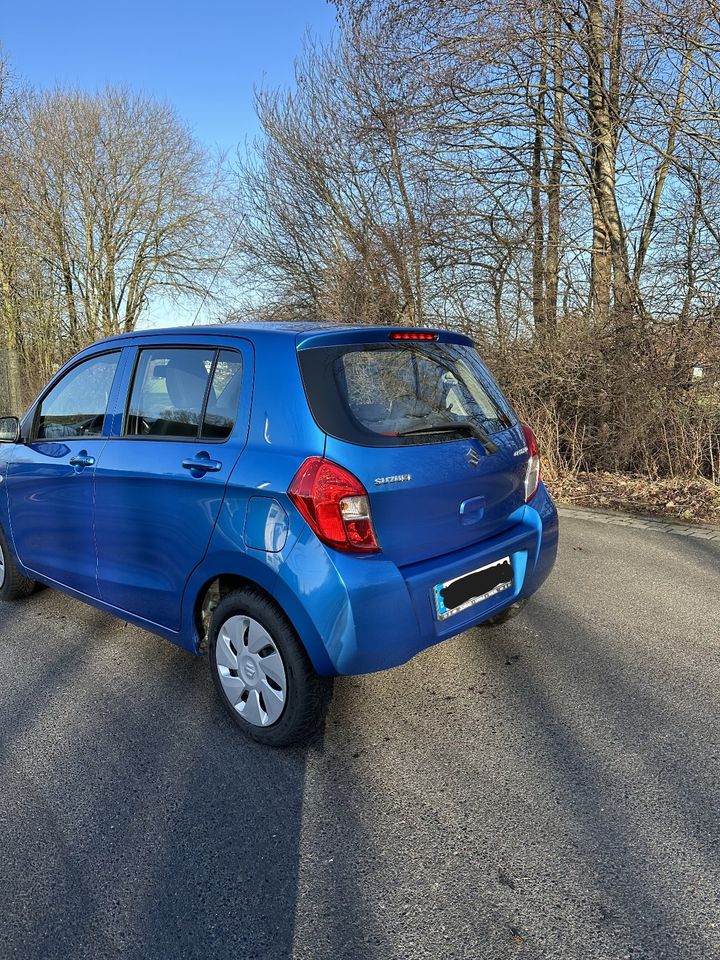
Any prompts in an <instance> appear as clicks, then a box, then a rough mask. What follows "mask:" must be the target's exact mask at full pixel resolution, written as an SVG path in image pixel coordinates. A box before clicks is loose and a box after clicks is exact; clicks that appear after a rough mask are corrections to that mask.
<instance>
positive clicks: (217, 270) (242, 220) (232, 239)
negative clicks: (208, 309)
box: [190, 214, 247, 327]
mask: <svg viewBox="0 0 720 960" xmlns="http://www.w3.org/2000/svg"><path fill="white" fill-rule="evenodd" d="M246 216H247V214H243V215H242V217H240V220H239V221H238V225H237V226H236V227H235V232H234V233H233V235H232V236H231V237H230V241H229V243H228V245H227V250H226V251H225V253H224V254H223V256H222V259H221V260H220V263H219V264H218V265H217V266H216V267H215V273H213V275H212V280H211V281H210V283H209V284H208V286H207V288H206V289H205V293H204V294H203V298H202V300H201V301H200V306H199V307H198V308H197V311H196V313H195V316H194V317H193V322H192V323H191V324H190V326H191V327H194V326H195V322H196V321H197V318H198V317H199V316H200V311H201V310H202V308H203V307H204V306H205V301H206V300H207V298H208V294H209V293H210V291H211V290H212V288H213V284H214V283H215V281H216V280H217V275H218V274H219V273H220V271H221V270H222V268H223V267H224V266H225V262H226V260H227V258H228V257H229V256H230V251H231V250H232V245H233V244H234V243H235V238H236V237H237V235H238V234H239V233H240V227H241V226H242V225H243V223H245V218H246Z"/></svg>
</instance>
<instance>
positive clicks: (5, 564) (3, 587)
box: [0, 530, 37, 600]
mask: <svg viewBox="0 0 720 960" xmlns="http://www.w3.org/2000/svg"><path fill="white" fill-rule="evenodd" d="M36 585H37V584H36V582H35V580H31V579H30V578H29V577H26V576H25V575H24V574H22V573H20V571H19V569H18V566H17V564H16V563H15V558H14V557H13V554H12V550H11V549H10V546H9V544H8V542H7V539H6V537H5V534H4V533H3V531H2V530H0V600H19V599H20V598H21V597H29V596H30V594H31V593H32V592H33V590H34V589H35V587H36Z"/></svg>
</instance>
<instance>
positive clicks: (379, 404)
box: [298, 342, 515, 446]
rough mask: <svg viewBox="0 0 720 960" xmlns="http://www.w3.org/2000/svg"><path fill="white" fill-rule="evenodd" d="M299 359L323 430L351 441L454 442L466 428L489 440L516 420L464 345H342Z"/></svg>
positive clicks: (377, 443) (313, 350) (309, 350)
mask: <svg viewBox="0 0 720 960" xmlns="http://www.w3.org/2000/svg"><path fill="white" fill-rule="evenodd" d="M298 356H299V361H300V369H301V372H302V377H303V382H304V385H305V391H306V394H307V397H308V401H309V403H310V408H311V411H312V414H313V416H314V418H315V420H316V421H317V423H318V425H319V426H320V427H321V428H322V429H323V430H324V431H325V432H326V433H329V434H330V435H331V436H334V437H337V438H338V439H341V440H347V441H349V442H351V443H358V444H363V445H365V446H399V445H404V444H409V443H441V442H443V441H448V440H457V439H458V436H460V435H462V434H463V430H464V429H465V427H467V426H468V424H470V425H473V424H474V425H477V426H479V427H481V428H482V429H483V430H484V431H485V432H486V433H488V434H491V435H492V434H493V433H498V432H499V431H501V430H504V429H506V428H507V427H509V426H511V424H512V423H513V422H514V421H515V417H514V415H513V413H512V410H511V409H510V407H509V406H508V404H507V402H506V401H505V399H504V398H503V396H502V394H501V393H500V391H499V389H498V388H497V386H496V384H495V383H494V382H493V381H492V378H491V377H489V375H488V374H487V371H486V370H485V368H484V367H483V365H482V363H481V361H480V358H479V357H478V356H477V354H476V353H475V351H474V350H473V348H472V347H470V346H465V345H464V344H456V343H435V342H433V343H422V342H417V343H415V342H409V343H403V342H393V343H379V344H374V343H373V344H345V345H342V346H333V347H310V348H307V349H303V350H301V351H300V352H299V354H298ZM463 425H465V427H464V426H463Z"/></svg>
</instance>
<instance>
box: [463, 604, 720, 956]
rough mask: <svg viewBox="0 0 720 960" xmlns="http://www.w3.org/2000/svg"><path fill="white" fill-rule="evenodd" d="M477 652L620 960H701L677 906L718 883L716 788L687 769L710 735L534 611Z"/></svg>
mask: <svg viewBox="0 0 720 960" xmlns="http://www.w3.org/2000/svg"><path fill="white" fill-rule="evenodd" d="M527 631H529V632H530V633H531V634H532V635H533V641H532V643H533V644H534V645H536V646H537V651H535V650H534V649H533V648H532V647H530V649H528V646H527V643H528V638H527ZM481 639H483V640H484V641H485V642H484V643H483V645H482V653H481V654H480V652H478V661H479V662H480V661H482V662H483V664H484V665H485V666H487V664H488V663H489V664H490V665H491V667H492V670H493V673H494V677H495V680H496V681H499V683H500V695H501V696H502V697H503V698H504V699H505V700H506V701H507V703H508V709H509V711H510V712H512V713H514V714H515V715H516V717H517V722H518V725H519V730H520V733H519V737H520V738H521V739H522V740H525V741H527V742H530V743H531V744H532V747H533V750H532V755H533V757H534V759H535V766H534V769H533V770H532V774H530V772H529V775H532V776H534V777H535V778H536V779H537V780H538V781H539V782H541V783H542V784H543V789H546V790H547V791H548V792H549V793H550V794H551V795H552V794H553V793H555V794H556V795H557V798H558V799H557V801H556V802H557V803H558V820H557V822H558V832H559V833H560V832H562V833H563V834H564V835H565V836H568V835H569V836H570V838H571V846H572V847H573V848H574V850H575V851H576V856H577V861H578V866H577V867H576V872H577V873H579V875H580V876H581V877H582V878H583V883H584V884H587V887H586V889H585V895H586V896H588V895H589V896H590V898H591V901H592V898H593V897H594V898H595V903H594V908H595V912H596V914H597V915H598V916H599V917H600V922H601V925H605V926H606V927H607V928H608V932H609V934H611V935H612V936H613V938H617V942H618V956H620V955H622V956H625V953H622V952H621V946H622V944H623V941H624V949H625V950H628V949H630V950H631V951H632V950H638V949H639V950H640V955H642V956H648V957H649V956H655V955H657V954H656V953H655V952H654V951H656V950H658V949H659V947H660V946H662V947H663V948H664V949H668V950H670V953H668V954H667V955H672V956H673V958H674V960H690V958H696V957H698V956H700V955H703V956H704V955H705V954H704V953H702V946H701V942H702V941H701V940H699V939H698V936H699V931H698V930H697V929H693V924H692V922H688V917H689V913H690V911H688V909H687V907H688V900H692V899H693V897H694V896H697V897H701V896H702V893H701V890H702V887H703V882H704V884H705V886H706V887H707V888H708V889H710V890H711V889H712V887H711V881H710V880H709V878H710V877H712V876H713V874H714V872H715V871H716V870H717V859H716V857H717V848H716V833H717V821H716V811H717V809H718V806H719V805H720V797H719V796H718V783H717V777H716V774H715V773H714V772H713V771H712V770H710V769H708V768H707V766H706V765H705V759H704V755H703V754H702V752H701V751H700V752H699V753H698V754H697V755H696V756H693V736H694V735H698V736H703V735H707V734H708V733H709V731H710V727H711V722H710V721H708V720H707V718H706V721H707V722H706V724H705V727H704V728H703V727H702V725H700V727H698V726H696V725H695V723H694V719H693V705H692V701H689V702H687V704H685V705H683V706H682V707H678V706H677V705H676V704H673V703H671V702H669V700H668V698H667V697H665V696H664V695H663V689H662V688H661V687H660V686H658V685H655V683H653V682H652V681H650V682H648V680H647V678H644V677H643V676H642V674H641V672H634V671H633V669H632V662H631V661H632V657H631V655H630V656H629V657H626V656H624V655H623V656H618V655H617V652H616V651H615V650H613V649H608V648H607V643H606V641H607V636H606V635H605V634H604V633H603V628H602V627H598V628H597V629H596V628H595V627H594V625H592V624H588V623H587V622H583V621H580V620H578V619H576V618H574V617H573V616H572V615H570V614H568V613H567V612H564V611H561V610H559V609H558V607H557V605H556V604H550V603H549V602H547V601H546V600H545V599H544V598H534V600H533V602H532V603H531V604H530V605H529V606H528V607H527V608H526V611H525V612H524V613H523V614H522V617H521V619H519V620H517V621H513V622H511V623H510V624H508V625H506V626H505V627H502V628H499V629H497V630H495V631H494V632H493V634H491V635H490V636H483V637H482V638H481ZM480 649H481V648H479V647H478V651H480ZM573 705H577V709H576V710H573ZM703 746H705V747H708V746H710V744H709V742H708V740H707V736H706V739H705V743H704V744H703ZM561 825H562V829H560V827H561ZM529 828H530V829H532V825H529ZM673 855H674V856H673ZM698 881H702V882H698ZM593 888H594V889H593ZM700 935H701V936H702V933H701V932H700ZM644 951H647V953H646V952H644ZM629 955H635V954H634V953H632V952H631V954H629ZM662 955H665V954H662Z"/></svg>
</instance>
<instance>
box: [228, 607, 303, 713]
mask: <svg viewBox="0 0 720 960" xmlns="http://www.w3.org/2000/svg"><path fill="white" fill-rule="evenodd" d="M215 663H216V664H217V671H218V676H219V677H220V683H221V685H222V688H223V691H224V692H225V696H226V697H227V698H228V700H229V701H230V703H231V704H232V705H233V707H234V708H235V709H236V710H237V712H238V713H239V714H240V716H241V717H242V718H243V720H247V722H248V723H251V724H253V726H256V727H269V726H270V725H271V724H273V723H276V722H277V721H278V720H279V719H280V716H281V714H282V712H283V709H284V708H285V700H286V696H287V676H286V674H285V664H284V663H283V661H282V657H281V656H280V651H279V650H278V648H277V647H276V646H275V642H274V641H273V639H272V637H271V636H270V634H269V633H268V632H267V630H266V629H265V627H263V626H262V625H261V624H260V623H258V622H257V620H253V619H252V617H246V616H243V615H242V614H237V615H236V616H232V617H228V619H227V620H226V621H225V623H224V624H223V625H222V627H221V628H220V632H219V633H218V638H217V643H216V644H215Z"/></svg>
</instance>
